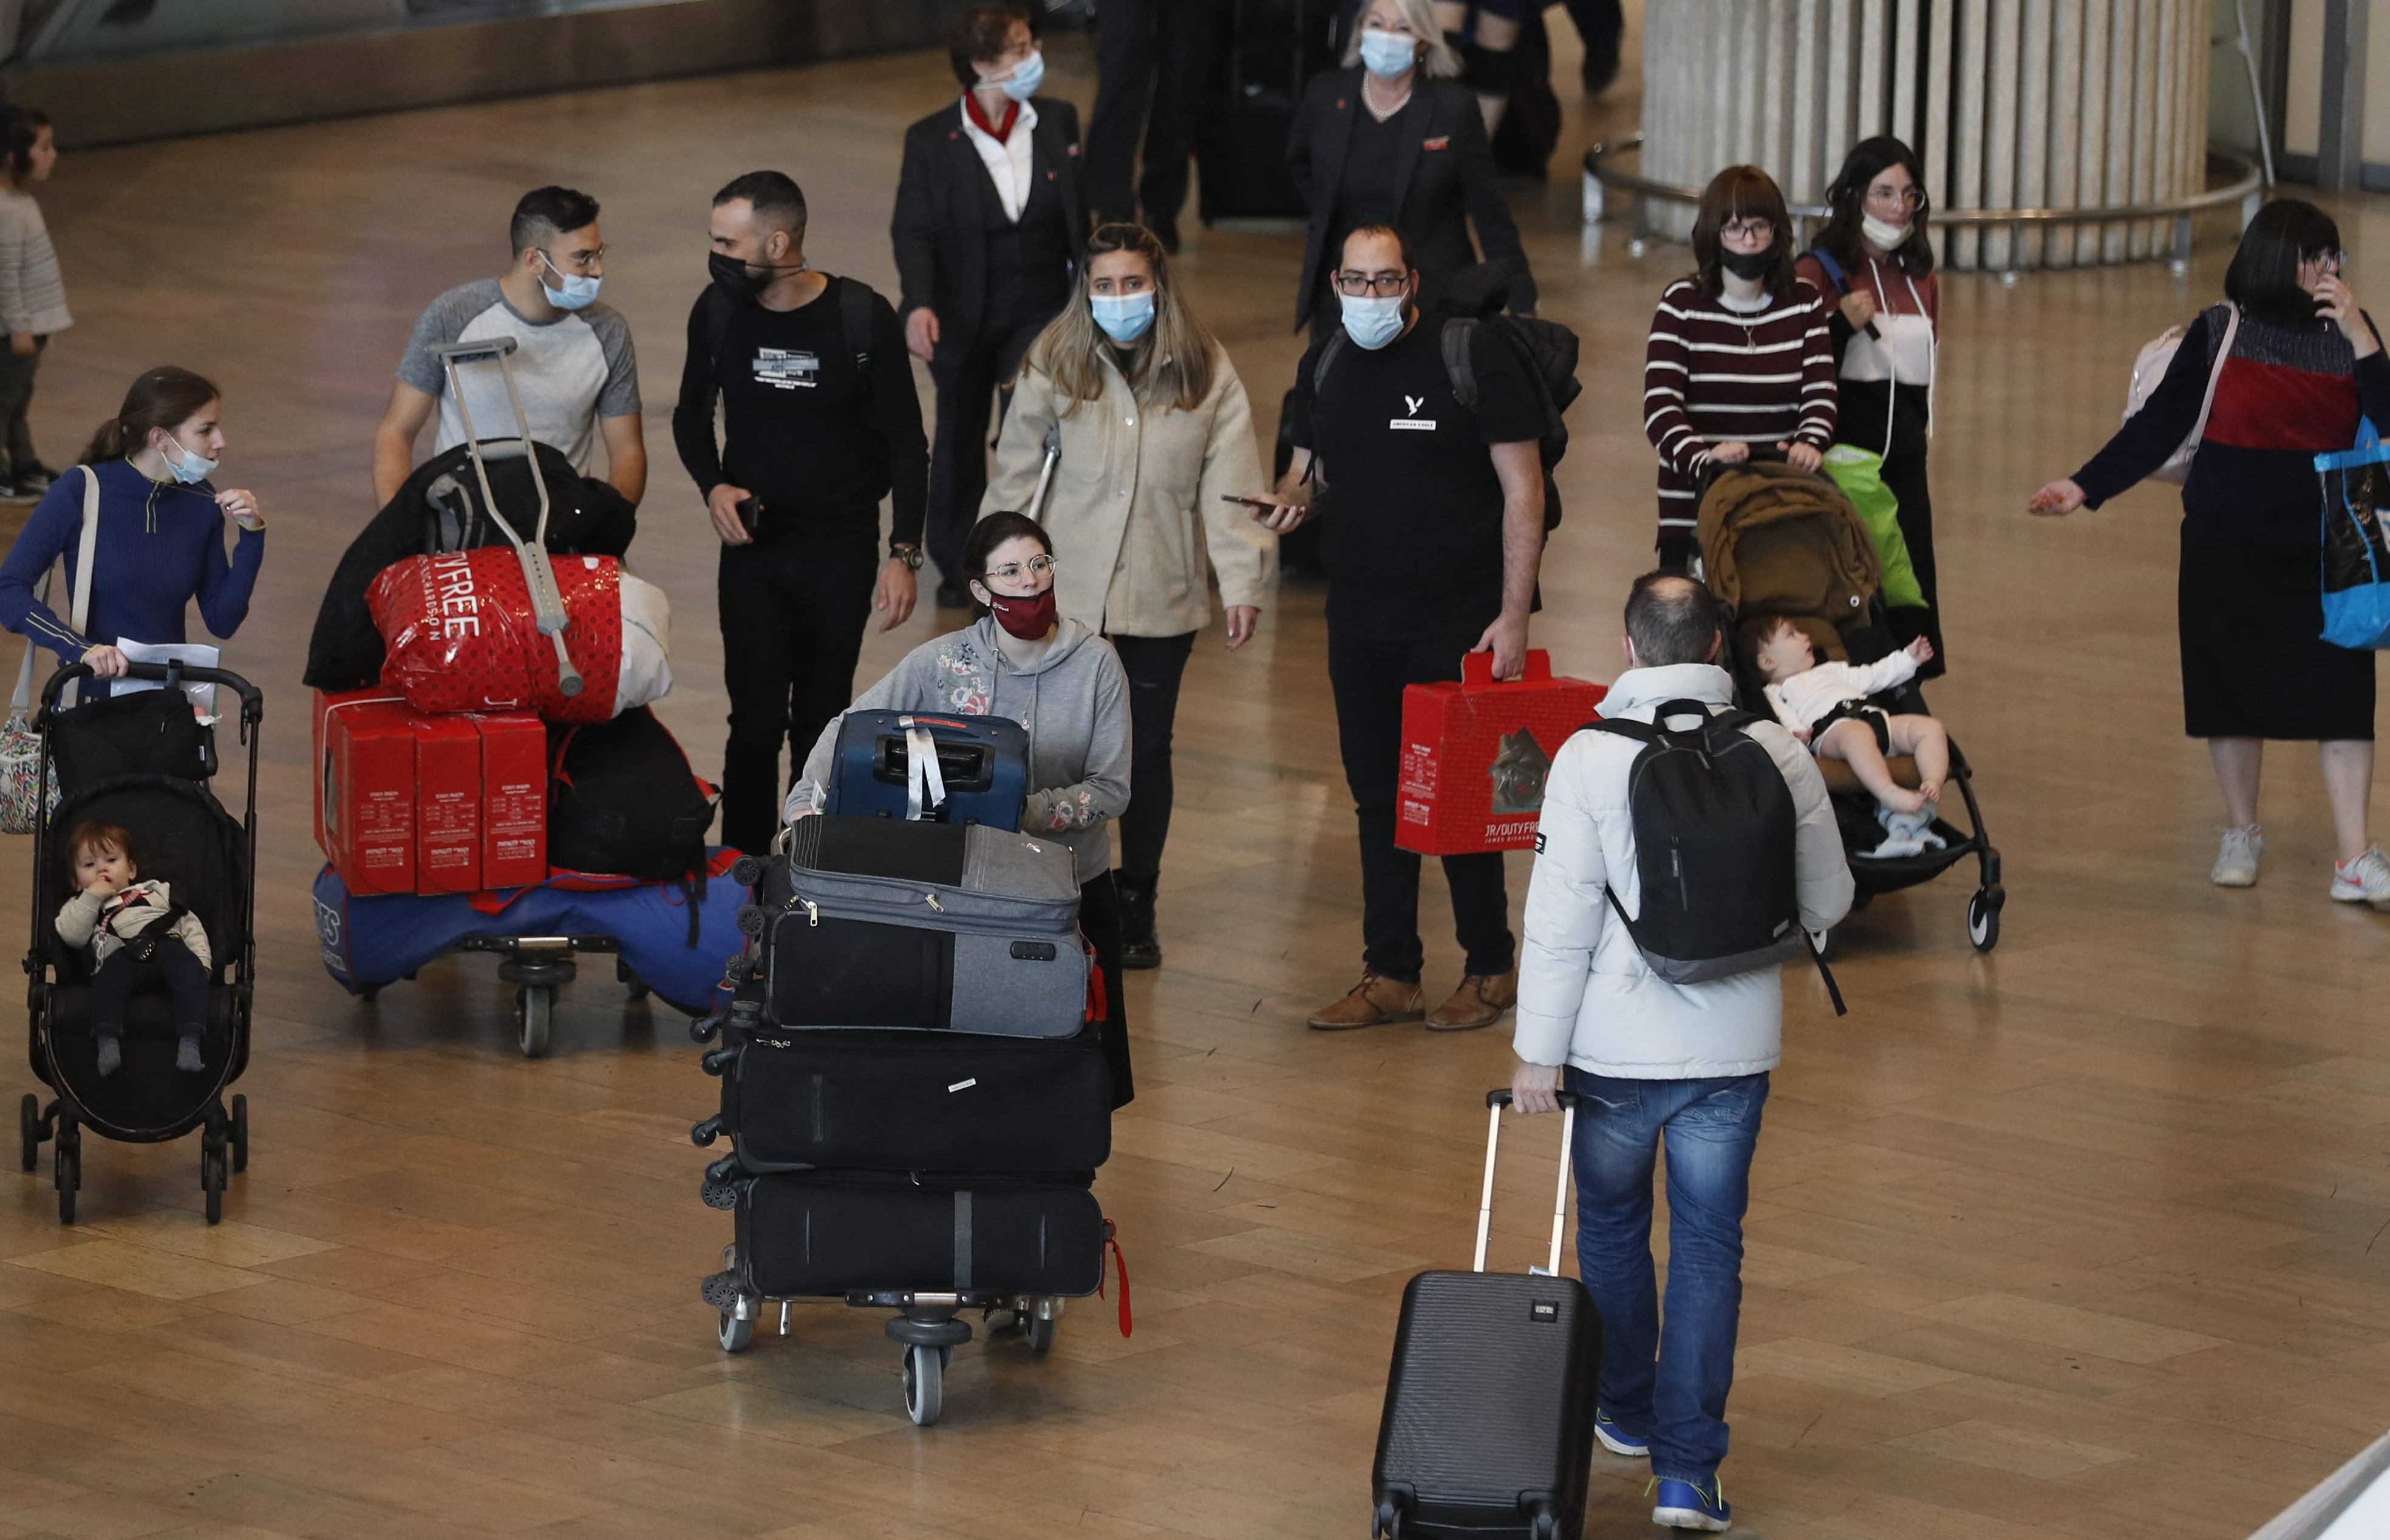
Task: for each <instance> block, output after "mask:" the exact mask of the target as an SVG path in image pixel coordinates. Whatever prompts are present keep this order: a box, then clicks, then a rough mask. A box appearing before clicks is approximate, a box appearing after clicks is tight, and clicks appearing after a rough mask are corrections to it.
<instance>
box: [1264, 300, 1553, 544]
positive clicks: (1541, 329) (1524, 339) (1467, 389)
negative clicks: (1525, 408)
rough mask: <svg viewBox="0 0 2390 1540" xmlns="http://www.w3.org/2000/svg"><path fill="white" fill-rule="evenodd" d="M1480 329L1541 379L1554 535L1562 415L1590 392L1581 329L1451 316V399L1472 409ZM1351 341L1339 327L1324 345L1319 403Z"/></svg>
mask: <svg viewBox="0 0 2390 1540" xmlns="http://www.w3.org/2000/svg"><path fill="white" fill-rule="evenodd" d="M1479 327H1484V328H1485V335H1486V337H1487V338H1488V339H1489V340H1492V341H1493V342H1494V343H1495V345H1497V347H1504V348H1508V349H1510V352H1511V353H1512V355H1513V356H1515V357H1516V358H1517V359H1518V360H1519V362H1520V363H1521V364H1522V365H1523V366H1525V369H1526V374H1527V378H1528V379H1531V380H1533V381H1535V383H1536V394H1537V395H1539V396H1541V397H1542V398H1543V407H1544V430H1543V432H1542V433H1540V434H1539V435H1537V437H1536V448H1537V450H1539V451H1540V452H1541V454H1542V456H1543V461H1544V533H1546V534H1549V533H1552V531H1554V530H1556V529H1558V528H1559V527H1560V522H1561V489H1560V486H1559V483H1557V482H1556V481H1553V480H1552V468H1553V467H1554V466H1556V465H1558V464H1560V463H1561V456H1564V455H1566V454H1567V453H1568V442H1569V430H1568V421H1567V419H1566V418H1565V417H1563V416H1562V415H1561V414H1563V413H1565V412H1566V411H1567V410H1568V409H1569V405H1570V404H1571V403H1573V402H1574V401H1575V400H1576V398H1577V397H1578V396H1579V395H1581V394H1583V393H1584V391H1585V387H1584V385H1582V384H1580V383H1579V382H1578V380H1577V378H1576V357H1577V342H1576V333H1575V332H1573V331H1571V330H1569V328H1568V327H1564V326H1562V325H1561V324H1560V323H1559V322H1558V321H1543V320H1536V319H1532V318H1530V317H1527V316H1523V315H1500V314H1497V315H1487V316H1484V317H1479V316H1475V315H1450V316H1446V318H1445V321H1444V332H1443V335H1442V336H1441V337H1440V338H1439V339H1438V341H1439V342H1440V343H1441V345H1442V348H1443V352H1444V372H1445V375H1446V378H1448V379H1450V380H1451V381H1452V398H1453V399H1454V400H1455V401H1457V402H1458V403H1459V404H1460V406H1461V409H1462V410H1463V411H1469V412H1474V411H1476V410H1477V365H1476V361H1475V360H1474V358H1473V357H1472V356H1471V351H1470V341H1471V339H1472V338H1473V337H1474V336H1475V334H1476V332H1477V329H1478V328H1479ZM1351 341H1352V339H1351V338H1350V337H1348V336H1346V335H1345V332H1344V328H1343V327H1337V328H1336V330H1335V331H1333V332H1331V333H1330V335H1329V338H1328V341H1327V343H1326V344H1325V345H1324V346H1322V347H1321V348H1320V350H1319V361H1318V362H1317V363H1316V364H1314V365H1313V366H1311V394H1312V399H1313V400H1314V401H1315V402H1316V401H1317V400H1318V398H1319V391H1320V387H1321V386H1323V385H1324V384H1326V383H1327V380H1328V366H1330V364H1333V363H1334V362H1336V355H1337V354H1338V353H1343V351H1344V349H1345V347H1346V345H1347V344H1349V343H1350V342H1351Z"/></svg>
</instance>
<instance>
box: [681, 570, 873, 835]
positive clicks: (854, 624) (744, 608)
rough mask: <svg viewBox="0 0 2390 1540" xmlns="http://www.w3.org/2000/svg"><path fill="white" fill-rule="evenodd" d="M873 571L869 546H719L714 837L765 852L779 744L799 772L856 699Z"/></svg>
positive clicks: (773, 825)
mask: <svg viewBox="0 0 2390 1540" xmlns="http://www.w3.org/2000/svg"><path fill="white" fill-rule="evenodd" d="M879 571H880V560H879V558H878V557H877V556H875V555H872V554H870V553H858V554H855V555H851V556H847V555H836V554H831V555H825V554H823V553H821V552H820V551H818V550H816V549H814V548H813V547H810V546H808V545H805V544H804V542H803V541H802V540H790V541H785V542H778V543H775V544H773V545H725V546H723V547H722V565H721V567H720V569H719V571H717V573H716V575H715V579H714V597H715V600H716V603H717V605H718V607H719V608H720V610H721V615H722V685H723V688H724V689H725V690H726V692H727V693H728V694H729V696H730V738H729V741H728V742H727V743H726V744H725V745H724V746H723V750H722V842H723V843H724V844H726V845H735V846H737V847H738V848H739V850H741V851H744V852H746V853H748V854H750V855H761V854H764V853H766V852H767V851H768V850H769V849H770V848H771V844H772V836H773V834H774V833H776V832H777V830H778V828H779V827H780V802H781V797H782V787H781V783H780V751H781V749H782V747H783V746H784V745H785V746H786V747H788V748H789V749H790V750H792V751H794V754H795V759H796V764H795V767H794V768H795V770H796V771H797V772H799V773H802V772H803V768H804V763H805V756H806V755H807V754H808V753H811V752H812V751H813V747H814V739H816V738H819V737H821V730H822V728H823V727H825V726H826V725H829V719H830V718H832V717H834V716H836V715H837V714H838V713H839V712H842V711H844V710H845V709H846V706H847V702H848V701H850V700H852V699H854V663H855V660H856V659H857V658H858V657H860V656H861V654H862V652H863V628H864V627H865V626H866V625H867V624H868V623H869V622H870V620H871V590H872V584H873V583H874V582H875V581H876V580H877V578H878V576H879Z"/></svg>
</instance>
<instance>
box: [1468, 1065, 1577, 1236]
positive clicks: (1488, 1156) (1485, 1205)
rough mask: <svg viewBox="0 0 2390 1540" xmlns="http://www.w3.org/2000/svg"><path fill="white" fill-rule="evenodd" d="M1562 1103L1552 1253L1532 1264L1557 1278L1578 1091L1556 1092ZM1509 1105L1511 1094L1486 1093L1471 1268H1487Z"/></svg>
mask: <svg viewBox="0 0 2390 1540" xmlns="http://www.w3.org/2000/svg"><path fill="white" fill-rule="evenodd" d="M1554 1094H1555V1095H1556V1096H1557V1097H1559V1098H1560V1104H1561V1181H1560V1190H1559V1191H1558V1192H1556V1193H1555V1194H1554V1195H1553V1197H1552V1252H1551V1257H1550V1260H1549V1261H1548V1263H1547V1264H1545V1265H1543V1266H1541V1267H1531V1268H1529V1269H1528V1271H1529V1272H1532V1273H1540V1274H1542V1275H1543V1276H1544V1277H1559V1276H1560V1270H1561V1233H1562V1231H1563V1230H1565V1229H1566V1227H1567V1225H1568V1189H1569V1151H1570V1150H1571V1149H1574V1148H1575V1136H1576V1093H1575V1092H1574V1091H1560V1092H1556V1093H1554ZM1508 1106H1510V1092H1509V1091H1507V1090H1501V1089H1498V1088H1497V1089H1496V1090H1492V1091H1488V1092H1486V1093H1485V1190H1484V1193H1482V1194H1481V1195H1480V1196H1479V1198H1478V1200H1477V1260H1476V1261H1475V1262H1473V1263H1471V1264H1470V1269H1469V1270H1470V1271H1471V1272H1472V1273H1482V1272H1484V1271H1485V1241H1486V1238H1487V1237H1488V1236H1490V1235H1491V1234H1492V1233H1493V1229H1494V1153H1495V1151H1496V1150H1497V1149H1500V1148H1501V1144H1502V1109H1504V1108H1505V1107H1508Z"/></svg>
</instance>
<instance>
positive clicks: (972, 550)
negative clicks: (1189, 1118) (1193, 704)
mask: <svg viewBox="0 0 2390 1540" xmlns="http://www.w3.org/2000/svg"><path fill="white" fill-rule="evenodd" d="M963 571H966V572H971V573H976V574H977V575H976V576H974V577H972V578H971V579H970V593H971V597H972V598H974V599H976V600H978V601H979V602H980V603H981V604H983V605H985V606H987V607H988V610H989V612H988V613H987V614H986V615H984V616H983V617H982V618H981V619H980V620H979V622H977V623H976V624H973V625H970V626H969V627H966V628H965V629H963V630H961V631H950V632H948V633H946V634H945V635H943V636H938V637H934V638H932V640H930V641H927V642H924V643H922V644H921V645H920V646H919V647H917V648H914V649H913V650H912V651H911V652H908V653H906V655H905V659H904V661H902V662H900V663H898V664H897V665H896V666H895V667H894V668H893V669H891V670H890V671H889V673H888V675H887V677H886V678H884V679H881V680H880V682H879V683H878V684H876V685H874V686H872V687H870V688H869V689H867V690H865V691H864V692H863V693H862V694H861V695H859V696H857V697H856V698H855V700H854V706H853V707H852V708H850V709H852V710H854V711H894V712H955V713H957V714H958V715H965V716H1009V717H1010V718H1012V719H1013V720H1014V721H1016V722H1018V723H1020V724H1021V725H1022V726H1023V727H1024V728H1026V729H1027V730H1028V734H1029V799H1028V801H1027V802H1026V803H1025V804H1024V805H1023V806H1022V810H1021V828H1022V832H1024V833H1037V834H1047V835H1051V836H1052V837H1053V838H1055V839H1056V840H1058V841H1060V842H1061V843H1063V844H1065V845H1067V846H1069V847H1070V850H1071V853H1072V857H1073V861H1074V862H1075V863H1076V865H1077V869H1078V876H1079V926H1080V929H1082V930H1085V931H1086V936H1087V942H1088V944H1090V945H1092V946H1093V947H1094V948H1095V949H1096V961H1097V964H1098V965H1099V967H1100V968H1101V969H1102V971H1103V982H1104V1000H1105V1007H1106V1014H1105V1019H1104V1028H1103V1046H1104V1057H1105V1059H1106V1060H1107V1062H1108V1063H1109V1064H1110V1065H1111V1075H1112V1105H1113V1106H1115V1107H1118V1106H1121V1105H1123V1104H1124V1103H1126V1102H1127V1101H1128V1099H1129V1098H1130V1097H1131V1096H1132V1095H1133V1094H1134V1086H1133V1084H1132V1083H1131V1081H1130V1078H1129V1059H1128V1011H1127V1005H1126V1002H1125V1000H1124V998H1123V992H1122V989H1121V982H1120V981H1121V964H1120V952H1121V917H1120V899H1119V896H1118V894H1117V893H1116V892H1114V890H1113V887H1112V872H1111V865H1112V844H1111V822H1112V820H1113V819H1115V818H1117V817H1119V816H1120V815H1121V814H1122V812H1123V811H1124V810H1125V809H1126V808H1127V806H1128V776H1129V722H1128V677H1127V675H1126V674H1124V673H1123V672H1122V670H1121V661H1120V658H1119V657H1118V655H1117V654H1115V653H1114V652H1113V651H1112V647H1111V643H1110V642H1107V641H1105V640H1104V639H1103V637H1101V636H1099V635H1097V634H1096V633H1095V632H1093V631H1091V630H1089V629H1088V628H1087V627H1086V625H1084V624H1082V623H1081V622H1077V621H1071V620H1059V619H1057V618H1056V611H1055V606H1054V547H1053V545H1052V543H1051V542H1050V541H1049V540H1048V539H1047V534H1046V532H1045V531H1044V530H1043V529H1041V528H1039V527H1038V525H1037V524H1036V522H1035V521H1034V520H1030V519H1028V518H1026V517H1024V516H1023V515H1021V514H1018V513H991V514H989V515H988V516H987V517H986V518H984V519H983V520H980V521H979V522H978V523H977V524H975V525H973V526H972V527H971V532H970V538H969V539H968V540H967V541H965V542H964V545H963ZM838 726H839V719H837V718H833V719H832V720H831V721H830V723H829V725H828V726H826V727H824V728H823V729H822V734H821V737H820V738H816V740H815V742H814V747H813V752H811V753H809V754H807V755H806V756H805V766H804V774H803V776H802V777H800V778H799V780H798V782H797V784H796V786H795V788H794V789H792V790H790V793H789V802H788V806H787V808H786V809H785V815H786V817H787V819H788V821H789V822H790V823H793V822H795V821H796V820H797V819H799V818H802V817H803V816H805V815H807V814H811V813H818V812H820V811H821V809H822V806H823V803H824V802H825V801H826V800H827V796H828V787H829V776H830V765H831V761H832V760H833V758H834V757H835V755H836V752H837V748H838Z"/></svg>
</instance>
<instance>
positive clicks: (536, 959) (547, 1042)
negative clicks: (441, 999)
mask: <svg viewBox="0 0 2390 1540" xmlns="http://www.w3.org/2000/svg"><path fill="white" fill-rule="evenodd" d="M451 950H452V951H456V952H488V953H493V954H495V956H497V959H498V977H499V979H500V980H502V981H503V982H507V983H510V984H512V985H514V986H515V1046H517V1047H520V1049H521V1050H522V1056H523V1057H524V1058H525V1059H546V1057H547V1052H548V1049H549V1048H550V1047H551V1046H553V1044H554V1024H555V1020H556V995H557V992H558V991H559V990H560V989H562V988H563V987H564V986H565V985H566V984H569V983H571V982H572V981H573V980H574V979H575V978H577V977H579V976H580V972H581V968H580V964H579V962H578V961H577V960H576V959H577V958H578V956H579V955H580V954H582V953H585V952H591V953H599V954H610V955H615V956H614V978H615V980H616V981H617V982H621V983H623V984H624V985H626V986H628V988H629V991H630V993H629V995H628V996H627V1002H626V1003H628V1004H631V1005H637V1004H638V1003H639V1002H640V1001H642V1000H645V999H646V998H648V995H649V989H648V986H647V984H646V983H645V982H643V981H642V980H641V979H640V978H639V976H638V975H637V974H636V973H634V972H633V971H631V965H630V964H628V963H626V962H624V961H623V959H622V957H621V956H619V954H620V953H621V951H622V943H620V942H618V941H616V940H615V939H614V938H613V937H612V936H467V937H466V938H465V939H464V940H463V941H460V942H458V943H456V946H454V947H453V948H451ZM406 977H407V978H408V979H410V980H411V979H413V978H414V977H415V975H414V974H412V973H409V974H408V975H406ZM381 992H382V986H381V985H379V984H369V985H367V986H366V988H365V989H363V990H362V991H360V992H359V994H358V997H359V998H360V999H362V1000H364V1001H365V1002H366V1004H367V1005H372V1004H374V1003H375V1002H377V1001H378V1000H379V999H380V998H381Z"/></svg>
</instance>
